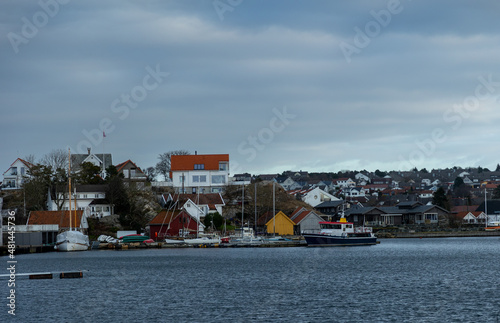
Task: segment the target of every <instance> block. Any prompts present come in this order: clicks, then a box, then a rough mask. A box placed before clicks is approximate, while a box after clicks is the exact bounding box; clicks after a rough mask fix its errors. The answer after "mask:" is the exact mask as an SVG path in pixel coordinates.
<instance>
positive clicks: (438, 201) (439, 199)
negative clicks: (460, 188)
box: [432, 187, 451, 211]
mask: <svg viewBox="0 0 500 323" xmlns="http://www.w3.org/2000/svg"><path fill="white" fill-rule="evenodd" d="M432 204H434V205H437V206H440V207H442V208H443V209H446V210H448V211H450V210H451V205H450V201H449V199H448V196H446V192H445V191H444V188H442V187H440V188H438V190H437V191H436V192H435V193H434V195H433V197H432Z"/></svg>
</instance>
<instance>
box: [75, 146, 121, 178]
mask: <svg viewBox="0 0 500 323" xmlns="http://www.w3.org/2000/svg"><path fill="white" fill-rule="evenodd" d="M83 163H91V164H93V165H94V166H97V167H99V168H100V169H101V177H102V178H105V176H106V168H107V167H109V166H111V165H113V158H112V156H111V154H105V153H100V154H99V153H97V154H94V153H92V152H91V149H90V148H87V154H72V155H71V167H72V170H74V171H75V172H78V171H79V170H80V167H81V165H82V164H83Z"/></svg>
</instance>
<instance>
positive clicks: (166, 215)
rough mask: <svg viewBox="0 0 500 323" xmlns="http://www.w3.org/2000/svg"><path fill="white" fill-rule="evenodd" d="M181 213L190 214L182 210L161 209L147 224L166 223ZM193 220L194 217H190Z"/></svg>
mask: <svg viewBox="0 0 500 323" xmlns="http://www.w3.org/2000/svg"><path fill="white" fill-rule="evenodd" d="M181 214H185V215H187V216H190V215H189V213H187V212H186V211H184V210H175V211H172V210H161V211H160V213H158V214H157V215H156V216H155V217H154V218H153V220H151V221H150V222H149V223H148V224H149V225H162V224H166V225H168V224H169V223H170V222H171V221H172V220H173V219H175V218H176V217H178V216H179V215H181ZM192 219H193V220H194V221H196V220H195V219H194V218H192Z"/></svg>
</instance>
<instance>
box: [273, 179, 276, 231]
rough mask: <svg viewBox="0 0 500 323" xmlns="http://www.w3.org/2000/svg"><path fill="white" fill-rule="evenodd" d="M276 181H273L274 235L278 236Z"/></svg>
mask: <svg viewBox="0 0 500 323" xmlns="http://www.w3.org/2000/svg"><path fill="white" fill-rule="evenodd" d="M275 187H276V182H273V237H276V201H275V200H276V196H275V195H276V193H275Z"/></svg>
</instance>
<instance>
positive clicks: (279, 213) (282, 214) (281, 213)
mask: <svg viewBox="0 0 500 323" xmlns="http://www.w3.org/2000/svg"><path fill="white" fill-rule="evenodd" d="M278 215H281V217H282V218H283V219H285V221H288V222H290V223H291V224H292V225H295V222H293V221H292V220H290V218H289V217H287V216H286V214H285V213H283V212H281V211H279V212H278V213H276V215H275V216H273V217H272V218H271V220H269V221H267V222H266V226H267V225H269V224H271V221H273V219H274V218H275V217H276V218H277V217H278Z"/></svg>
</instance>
